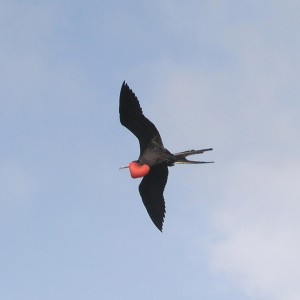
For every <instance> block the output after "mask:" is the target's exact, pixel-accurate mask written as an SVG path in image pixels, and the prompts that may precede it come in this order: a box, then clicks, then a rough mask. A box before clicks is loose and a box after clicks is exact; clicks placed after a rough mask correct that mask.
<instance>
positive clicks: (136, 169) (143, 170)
mask: <svg viewBox="0 0 300 300" xmlns="http://www.w3.org/2000/svg"><path fill="white" fill-rule="evenodd" d="M129 170H130V175H131V177H132V178H140V177H144V176H146V175H147V174H148V173H149V171H150V167H149V166H148V165H145V164H144V165H140V164H139V163H138V162H136V161H133V162H131V163H130V164H129Z"/></svg>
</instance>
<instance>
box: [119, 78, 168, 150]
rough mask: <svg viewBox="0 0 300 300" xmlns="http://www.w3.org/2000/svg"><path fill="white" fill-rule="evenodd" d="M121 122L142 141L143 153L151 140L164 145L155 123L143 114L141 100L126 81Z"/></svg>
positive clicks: (122, 95) (123, 91)
mask: <svg viewBox="0 0 300 300" xmlns="http://www.w3.org/2000/svg"><path fill="white" fill-rule="evenodd" d="M119 113H120V122H121V124H122V125H123V126H125V127H126V128H127V129H129V130H130V131H131V132H132V133H133V134H134V135H135V136H136V137H137V138H138V140H139V142H140V152H141V153H143V152H144V151H145V149H146V148H147V146H148V144H149V142H151V141H154V142H155V143H156V144H158V145H160V146H163V143H162V140H161V137H160V135H159V132H158V130H157V129H156V127H155V125H154V124H153V123H152V122H151V121H149V120H148V119H147V118H146V117H145V116H144V114H143V111H142V108H141V106H140V104H139V101H138V99H137V97H136V95H135V94H134V93H133V91H132V90H131V89H130V88H129V86H128V85H127V83H125V81H124V82H123V84H122V87H121V92H120V105H119Z"/></svg>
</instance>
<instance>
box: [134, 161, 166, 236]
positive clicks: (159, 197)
mask: <svg viewBox="0 0 300 300" xmlns="http://www.w3.org/2000/svg"><path fill="white" fill-rule="evenodd" d="M168 173H169V171H168V167H167V166H162V165H158V166H153V167H151V170H150V172H149V174H148V175H147V176H145V177H144V178H143V180H142V182H141V184H140V186H139V191H140V195H141V197H142V200H143V203H144V205H145V207H146V209H147V211H148V214H149V216H150V218H151V220H152V221H153V223H154V224H155V226H156V227H157V228H158V229H159V230H160V231H162V226H163V222H164V218H165V212H166V208H165V200H164V196H163V192H164V189H165V186H166V183H167V180H168Z"/></svg>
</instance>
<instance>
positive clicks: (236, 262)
mask: <svg viewBox="0 0 300 300" xmlns="http://www.w3.org/2000/svg"><path fill="white" fill-rule="evenodd" d="M299 169H300V164H299V162H298V163H297V162H290V163H288V164H287V165H285V166H282V165H281V166H270V165H265V166H261V165H255V164H250V163H244V164H239V165H237V166H235V167H233V168H232V169H231V170H230V172H228V174H227V176H226V177H225V176H224V194H223V196H224V199H223V204H222V205H219V206H218V207H217V208H216V210H215V213H214V214H213V223H214V224H215V226H216V227H217V228H216V230H217V232H218V233H219V235H220V238H219V239H218V240H217V241H216V242H214V243H212V245H211V248H210V259H211V266H212V269H213V270H214V271H217V272H222V273H224V274H227V275H228V276H229V277H230V278H231V279H233V280H234V281H235V282H236V284H237V285H239V286H240V287H242V288H244V289H245V291H247V293H248V294H249V295H250V296H253V297H254V298H255V299H260V298H261V299H287V300H293V299H299V297H300V288H299V284H298V277H299V273H298V270H299V268H300V260H299V255H298V253H299V252H300V242H299V238H298V237H299V235H300V229H299V228H300V220H299V211H300V204H299V201H298V200H299V199H298V198H299V192H298V179H299V178H300V172H299Z"/></svg>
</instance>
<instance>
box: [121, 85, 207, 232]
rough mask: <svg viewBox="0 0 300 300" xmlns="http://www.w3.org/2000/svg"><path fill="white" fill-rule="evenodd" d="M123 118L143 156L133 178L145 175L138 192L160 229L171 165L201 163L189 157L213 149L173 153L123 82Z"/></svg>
mask: <svg viewBox="0 0 300 300" xmlns="http://www.w3.org/2000/svg"><path fill="white" fill-rule="evenodd" d="M119 113H120V122H121V124H122V125H123V126H125V127H126V128H127V129H129V130H130V131H131V132H132V133H133V134H134V135H135V136H136V137H137V138H138V140H139V143H140V156H139V158H138V160H136V161H133V162H131V163H130V164H129V166H128V167H129V170H130V174H131V176H132V177H133V178H139V177H143V180H142V182H141V184H140V186H139V192H140V195H141V197H142V200H143V203H144V205H145V207H146V209H147V211H148V214H149V216H150V218H151V219H152V221H153V223H154V224H155V225H156V227H157V228H158V229H159V230H162V225H163V221H164V217H165V201H164V197H163V191H164V188H165V185H166V183H167V179H168V167H170V166H173V165H174V164H175V163H190V164H199V163H207V162H203V161H190V160H187V159H186V157H187V156H189V155H193V154H200V153H203V152H205V151H210V150H212V148H208V149H202V150H189V151H184V152H180V153H175V154H172V153H171V152H170V151H169V150H167V149H166V148H165V147H164V145H163V142H162V139H161V137H160V134H159V132H158V130H157V129H156V127H155V125H154V124H153V123H152V122H151V121H149V120H148V119H147V118H146V117H145V116H144V115H143V111H142V109H141V107H140V104H139V101H138V99H137V97H136V96H135V94H134V93H133V92H132V90H131V89H130V88H129V87H128V85H127V84H126V83H125V82H123V84H122V87H121V92H120V105H119Z"/></svg>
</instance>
